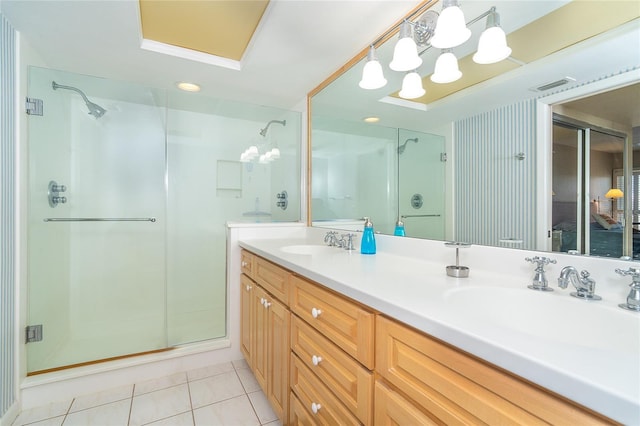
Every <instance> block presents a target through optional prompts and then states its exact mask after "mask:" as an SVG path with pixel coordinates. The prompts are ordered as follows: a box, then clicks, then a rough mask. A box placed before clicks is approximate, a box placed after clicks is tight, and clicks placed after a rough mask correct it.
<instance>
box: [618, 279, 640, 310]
mask: <svg viewBox="0 0 640 426" xmlns="http://www.w3.org/2000/svg"><path fill="white" fill-rule="evenodd" d="M616 272H617V273H618V274H620V275H622V276H625V275H628V276H630V277H631V278H632V279H633V281H632V282H631V284H629V287H631V291H629V295H628V296H627V300H626V303H620V304H619V305H618V306H619V307H621V308H622V309H626V310H629V311H635V312H640V269H639V268H629V269H627V270H626V271H625V270H622V269H620V268H617V269H616Z"/></svg>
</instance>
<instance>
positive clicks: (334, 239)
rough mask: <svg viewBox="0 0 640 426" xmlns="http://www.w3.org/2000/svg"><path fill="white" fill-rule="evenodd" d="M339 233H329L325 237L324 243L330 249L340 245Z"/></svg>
mask: <svg viewBox="0 0 640 426" xmlns="http://www.w3.org/2000/svg"><path fill="white" fill-rule="evenodd" d="M337 235H338V232H337V231H328V232H327V233H326V235H325V236H324V242H325V243H326V244H327V245H328V246H329V247H335V246H337V245H338V236H337Z"/></svg>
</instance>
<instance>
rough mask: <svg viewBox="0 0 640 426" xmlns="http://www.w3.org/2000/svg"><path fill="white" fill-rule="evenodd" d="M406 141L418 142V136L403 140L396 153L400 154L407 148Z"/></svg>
mask: <svg viewBox="0 0 640 426" xmlns="http://www.w3.org/2000/svg"><path fill="white" fill-rule="evenodd" d="M407 142H415V143H418V138H412V139H407V140H406V141H404V143H403V144H402V145H400V146H399V147H398V155H400V154H402V153H403V152H404V150H405V149H406V148H407Z"/></svg>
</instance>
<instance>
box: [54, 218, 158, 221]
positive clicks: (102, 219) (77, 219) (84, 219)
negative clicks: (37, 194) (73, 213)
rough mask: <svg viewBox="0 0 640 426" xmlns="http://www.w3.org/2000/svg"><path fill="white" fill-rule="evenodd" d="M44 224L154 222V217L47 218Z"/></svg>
mask: <svg viewBox="0 0 640 426" xmlns="http://www.w3.org/2000/svg"><path fill="white" fill-rule="evenodd" d="M44 221H45V222H155V221H156V218H155V217H48V218H45V219H44Z"/></svg>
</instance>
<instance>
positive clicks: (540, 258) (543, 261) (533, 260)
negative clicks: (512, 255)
mask: <svg viewBox="0 0 640 426" xmlns="http://www.w3.org/2000/svg"><path fill="white" fill-rule="evenodd" d="M524 260H526V261H527V262H531V263H537V264H538V267H544V265H548V264H550V263H558V261H557V260H555V259H550V258H548V257H544V256H534V257H525V258H524Z"/></svg>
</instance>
